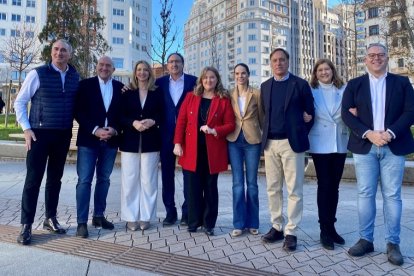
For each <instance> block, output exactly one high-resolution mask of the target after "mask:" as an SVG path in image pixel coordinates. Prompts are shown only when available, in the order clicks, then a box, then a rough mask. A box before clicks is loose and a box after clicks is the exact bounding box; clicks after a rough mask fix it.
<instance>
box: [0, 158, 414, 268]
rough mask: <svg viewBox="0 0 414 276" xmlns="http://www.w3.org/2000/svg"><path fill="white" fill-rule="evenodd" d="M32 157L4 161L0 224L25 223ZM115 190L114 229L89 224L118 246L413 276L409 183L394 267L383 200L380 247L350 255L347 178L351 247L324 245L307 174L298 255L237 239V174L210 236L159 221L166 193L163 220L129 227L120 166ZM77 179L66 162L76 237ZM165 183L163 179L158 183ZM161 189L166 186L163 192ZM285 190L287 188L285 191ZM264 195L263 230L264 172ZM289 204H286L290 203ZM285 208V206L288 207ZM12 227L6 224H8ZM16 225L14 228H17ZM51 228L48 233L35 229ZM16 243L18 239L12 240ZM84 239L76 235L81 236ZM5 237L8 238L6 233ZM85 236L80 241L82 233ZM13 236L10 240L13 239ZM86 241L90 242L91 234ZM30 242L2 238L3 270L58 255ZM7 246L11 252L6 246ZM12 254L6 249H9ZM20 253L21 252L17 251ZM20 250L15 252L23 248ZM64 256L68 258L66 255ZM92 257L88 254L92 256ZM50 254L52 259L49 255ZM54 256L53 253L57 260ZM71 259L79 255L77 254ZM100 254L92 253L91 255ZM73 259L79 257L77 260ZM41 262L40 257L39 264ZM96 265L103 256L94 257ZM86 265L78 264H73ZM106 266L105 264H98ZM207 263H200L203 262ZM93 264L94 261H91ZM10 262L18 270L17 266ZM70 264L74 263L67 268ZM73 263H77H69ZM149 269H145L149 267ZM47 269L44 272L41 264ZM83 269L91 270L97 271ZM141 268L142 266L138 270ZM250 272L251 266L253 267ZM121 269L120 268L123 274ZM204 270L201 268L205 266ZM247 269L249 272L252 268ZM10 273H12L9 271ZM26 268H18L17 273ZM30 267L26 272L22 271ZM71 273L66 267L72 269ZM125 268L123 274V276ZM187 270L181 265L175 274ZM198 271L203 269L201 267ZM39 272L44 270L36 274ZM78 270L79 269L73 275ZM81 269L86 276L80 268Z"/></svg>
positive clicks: (65, 221)
mask: <svg viewBox="0 0 414 276" xmlns="http://www.w3.org/2000/svg"><path fill="white" fill-rule="evenodd" d="M25 173H26V170H25V163H24V162H22V161H0V230H1V229H2V228H7V229H6V230H9V229H14V230H13V231H14V232H16V231H17V230H18V228H17V227H19V225H20V198H21V192H22V187H23V181H24V178H25ZM111 180H112V182H111V188H110V191H109V196H108V206H107V216H108V219H110V220H112V221H114V223H115V230H114V231H108V230H98V229H95V228H93V227H92V226H91V225H90V223H89V232H90V237H89V239H87V240H86V241H99V242H104V243H105V244H108V245H109V244H113V247H116V246H124V247H126V248H133V249H134V248H135V249H137V250H138V249H144V250H151V251H146V252H154V253H156V252H158V253H159V254H161V253H162V254H165V253H168V254H172V255H173V256H177V257H178V256H182V257H191V259H192V258H193V257H194V258H197V259H200V262H201V260H203V261H213V262H214V263H222V264H227V265H236V266H235V267H234V268H240V267H244V268H250V269H255V270H256V271H257V272H258V273H260V272H263V273H265V272H271V273H279V274H286V275H317V274H321V275H414V238H413V237H414V187H411V186H404V187H403V192H402V194H403V204H404V205H403V216H402V231H401V240H402V242H401V251H402V253H403V255H404V261H405V263H404V265H403V266H402V267H398V266H394V265H392V264H390V263H388V261H387V258H386V255H385V254H384V252H385V242H384V224H383V215H382V199H381V196H378V198H377V203H378V206H377V219H376V229H375V242H374V244H375V252H373V253H370V254H368V255H367V256H364V257H360V258H353V257H350V256H349V255H348V254H347V253H346V252H347V250H348V249H349V247H350V246H352V245H353V244H354V243H355V242H356V241H357V239H358V233H357V225H358V221H357V219H358V218H357V213H356V188H355V184H354V183H342V184H341V186H340V203H339V206H338V214H337V218H338V222H337V223H336V227H337V230H338V232H339V233H340V234H341V235H342V236H343V237H344V238H345V240H346V244H345V245H344V246H336V247H335V250H333V251H329V250H325V249H323V248H322V247H321V245H320V243H319V225H318V223H317V220H318V219H317V207H316V185H315V181H314V180H307V181H306V183H305V185H304V213H303V220H302V223H301V225H300V231H299V233H298V249H297V250H296V251H295V252H293V253H287V252H285V251H284V250H283V249H282V243H281V242H278V243H275V244H263V243H262V242H261V241H260V235H259V236H252V235H250V234H244V235H243V236H241V237H238V238H232V237H231V236H230V235H229V233H230V232H231V230H232V195H231V175H230V174H222V175H220V177H219V195H220V200H219V201H220V203H219V216H218V221H217V228H216V231H215V233H216V235H215V236H213V237H207V236H206V235H205V234H204V233H201V232H199V233H191V234H190V233H188V232H187V231H186V227H181V226H179V225H175V226H172V227H163V226H162V223H161V222H160V221H161V220H162V218H163V217H164V216H165V212H164V207H163V204H162V202H161V197H160V196H159V198H158V211H157V215H158V217H159V218H160V219H159V220H158V221H154V222H152V225H151V228H150V229H148V230H146V231H144V232H140V231H138V232H130V231H126V230H125V222H122V221H121V220H120V214H119V210H120V169H119V168H116V169H115V170H114V172H113V174H112V177H111ZM176 180H177V182H178V187H177V190H178V191H179V192H177V195H176V199H177V201H178V202H181V201H182V194H181V192H180V191H181V190H182V178H181V173H177V178H176ZM76 182H77V177H76V167H75V166H74V165H70V164H69V165H67V166H66V168H65V174H64V177H63V184H62V191H61V198H60V203H59V209H58V213H59V221H60V222H61V224H62V225H64V226H65V227H67V229H68V235H66V236H67V237H68V238H71V237H73V236H74V235H75V231H76V207H75V206H76V203H75V186H76ZM159 187H161V185H159ZM160 192H161V190H159V195H160V194H161V193H160ZM285 194H286V192H285ZM43 196H44V187H43V186H42V189H41V193H40V196H39V204H38V210H37V213H36V218H35V223H34V228H35V229H37V230H41V228H42V227H41V223H42V220H43V219H44V205H43V201H44V198H43ZM259 197H260V206H261V207H260V222H261V226H260V232H261V233H262V234H263V233H265V232H267V231H268V229H269V227H270V223H269V212H268V208H267V196H266V186H265V178H264V176H260V177H259ZM284 207H286V206H284ZM285 209H286V208H285ZM6 225H7V226H6ZM10 231H11V230H10ZM39 233H46V232H45V231H39V232H36V235H35V236H37V235H40V234H39ZM8 237H9V238H8V239H10V241H11V242H13V241H14V238H15V237H13V238H10V236H8ZM76 239H77V238H76ZM0 240H1V239H0ZM78 240H79V239H78ZM6 241H8V240H7V239H6ZM84 241H85V240H84ZM34 247H35V246H30V247H24V248H23V247H21V246H17V245H15V244H9V243H1V242H0V248H2V250H1V252H2V253H0V260H1V259H4V258H6V259H7V260H9V262H8V263H7V267H8V268H9V270H3V267H5V266H6V265H5V262H4V261H3V262H1V261H0V274H4V273H3V271H7V272H11V271H14V269H13V268H15V269H17V268H18V267H20V266H19V263H20V259H17V258H15V257H14V256H23V258H25V259H26V258H29V259H30V258H31V256H38V254H40V253H38V252H43V253H42V254H46V255H45V256H49V255H51V256H54V255H53V254H50V252H49V251H44V250H40V249H37V248H34ZM3 248H4V249H6V250H3ZM5 252H7V253H5ZM16 252H20V253H18V254H17V253H16ZM15 253H16V254H17V255H16V254H15ZM64 256H66V257H67V258H69V257H70V258H74V259H73V264H75V263H76V262H77V261H79V262H81V263H82V262H87V263H89V262H90V258H89V259H88V258H87V256H84V258H83V259H82V258H81V259H79V257H71V256H67V255H64ZM66 257H65V258H66ZM85 257H86V258H85ZM45 258H47V259H48V258H49V257H45ZM52 259H53V258H52ZM71 260H72V259H71ZM92 260H93V259H92ZM71 262H72V261H71ZM36 265H37V263H36ZM91 265H92V266H91V267H92V268H93V267H94V265H96V261H93V262H91ZM105 265H106V266H108V267H107V269H108V270H105V271H106V272H107V273H106V274H111V273H109V272H110V271H111V270H110V269H115V270H117V269H119V271H121V270H122V269H130V268H126V267H125V265H126V266H131V265H128V264H127V263H121V265H124V266H116V265H112V264H108V263H102V267H106V266H105ZM75 266H76V267H79V266H77V265H74V266H73V267H75ZM98 266H99V265H98ZM200 266H201V264H200ZM89 267H90V265H89ZM10 268H11V270H10ZM68 269H69V268H68ZM70 269H72V267H71V268H70ZM144 270H146V269H144ZM40 271H41V270H40ZM88 271H89V273H85V274H84V275H92V274H93V273H92V272H93V270H90V269H89V270H88ZM138 271H139V272H140V273H141V272H142V271H143V270H138ZM248 271H250V270H248ZM116 273H117V272H114V274H116ZM200 273H201V272H200ZM246 273H247V272H246ZM7 274H8V273H6V275H7ZM18 274H19V273H17V274H15V275H18ZM24 274H26V273H24V272H21V275H24ZM66 274H67V273H66ZM122 274H123V273H121V275H122ZM172 274H177V275H179V274H180V271H176V273H172ZM195 274H197V273H195ZM35 275H37V273H35ZM72 275H75V274H72ZM77 275H79V274H77Z"/></svg>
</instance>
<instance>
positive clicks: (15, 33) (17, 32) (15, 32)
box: [10, 30, 20, 37]
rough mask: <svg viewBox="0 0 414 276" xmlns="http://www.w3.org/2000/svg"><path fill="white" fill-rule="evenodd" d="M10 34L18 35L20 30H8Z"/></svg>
mask: <svg viewBox="0 0 414 276" xmlns="http://www.w3.org/2000/svg"><path fill="white" fill-rule="evenodd" d="M10 36H13V37H14V36H20V31H19V30H11V31H10Z"/></svg>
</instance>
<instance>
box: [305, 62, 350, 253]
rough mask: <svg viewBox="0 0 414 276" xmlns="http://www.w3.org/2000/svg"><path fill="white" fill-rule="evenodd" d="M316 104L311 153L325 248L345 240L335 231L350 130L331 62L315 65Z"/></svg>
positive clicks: (342, 84) (332, 246) (342, 87)
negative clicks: (340, 184) (343, 117)
mask: <svg viewBox="0 0 414 276" xmlns="http://www.w3.org/2000/svg"><path fill="white" fill-rule="evenodd" d="M310 86H311V88H312V94H313V98H314V105H315V122H314V124H313V127H312V129H311V131H310V132H309V143H310V149H309V152H310V154H311V156H312V159H313V164H314V166H315V170H316V176H317V178H318V193H317V203H318V215H319V225H320V229H321V233H320V240H321V244H322V246H323V247H324V248H326V249H328V250H333V249H334V243H338V244H344V243H345V240H344V239H343V238H342V237H341V236H340V235H339V234H338V233H337V232H336V229H335V226H334V224H335V222H336V208H337V206H338V197H339V182H340V181H341V178H342V172H343V170H344V164H345V158H346V153H347V144H348V137H349V134H348V128H347V127H346V125H345V124H344V122H343V121H342V118H341V101H342V95H343V93H344V90H345V85H344V82H343V81H342V80H341V79H340V78H339V76H338V74H337V72H336V69H335V66H334V65H333V63H332V62H331V61H330V60H328V59H320V60H318V61H317V62H316V64H315V66H314V68H313V71H312V77H311V81H310Z"/></svg>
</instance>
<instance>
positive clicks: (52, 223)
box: [43, 217, 66, 234]
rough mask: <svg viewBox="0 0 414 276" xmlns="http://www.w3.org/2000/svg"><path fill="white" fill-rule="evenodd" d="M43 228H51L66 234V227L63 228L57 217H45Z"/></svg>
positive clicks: (52, 230) (55, 231) (56, 232)
mask: <svg viewBox="0 0 414 276" xmlns="http://www.w3.org/2000/svg"><path fill="white" fill-rule="evenodd" d="M43 229H45V230H49V231H50V232H52V233H55V234H66V229H63V228H62V226H60V224H59V222H58V221H57V219H56V217H53V218H48V219H45V221H44V222H43Z"/></svg>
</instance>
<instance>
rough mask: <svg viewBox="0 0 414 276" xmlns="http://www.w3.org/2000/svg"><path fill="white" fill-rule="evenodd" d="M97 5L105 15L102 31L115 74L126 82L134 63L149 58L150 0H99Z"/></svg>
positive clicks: (148, 59) (102, 14)
mask: <svg viewBox="0 0 414 276" xmlns="http://www.w3.org/2000/svg"><path fill="white" fill-rule="evenodd" d="M97 9H98V11H99V13H100V14H101V16H103V17H105V19H106V26H105V28H104V30H103V31H102V35H103V36H104V37H105V39H106V40H107V41H108V43H109V45H110V46H111V48H112V50H111V51H110V52H109V53H108V55H109V56H111V57H112V59H113V61H114V63H115V68H116V70H115V73H114V76H115V78H117V79H119V80H121V81H123V82H124V83H128V82H129V79H130V77H131V75H132V70H133V67H134V65H135V63H136V62H137V61H138V60H141V59H143V60H147V61H150V57H149V55H148V53H150V52H151V25H152V24H151V23H152V21H151V20H152V0H111V1H109V0H98V1H97Z"/></svg>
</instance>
